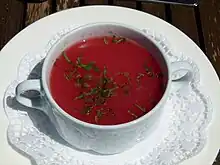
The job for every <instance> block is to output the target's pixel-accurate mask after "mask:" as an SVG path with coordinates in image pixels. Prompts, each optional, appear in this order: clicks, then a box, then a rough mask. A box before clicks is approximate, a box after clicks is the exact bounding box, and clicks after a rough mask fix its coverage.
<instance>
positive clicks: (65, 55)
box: [63, 51, 73, 64]
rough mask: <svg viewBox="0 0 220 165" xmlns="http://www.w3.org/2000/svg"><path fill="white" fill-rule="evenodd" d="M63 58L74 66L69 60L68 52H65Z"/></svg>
mask: <svg viewBox="0 0 220 165" xmlns="http://www.w3.org/2000/svg"><path fill="white" fill-rule="evenodd" d="M63 57H64V58H65V60H66V61H67V62H68V63H69V64H72V63H73V62H72V61H71V60H70V59H69V57H68V56H67V54H66V52H65V51H64V52H63Z"/></svg>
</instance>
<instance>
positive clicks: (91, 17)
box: [0, 6, 220, 165]
mask: <svg viewBox="0 0 220 165" xmlns="http://www.w3.org/2000/svg"><path fill="white" fill-rule="evenodd" d="M119 16H120V17H119ZM98 21H99V22H103V21H112V22H119V23H124V24H130V25H133V26H136V27H137V28H140V29H144V28H146V27H147V28H150V29H155V31H158V32H160V33H162V34H164V35H165V36H166V37H167V38H168V39H169V41H170V44H171V45H172V47H174V49H176V50H178V51H181V52H183V53H184V54H186V55H189V56H190V58H192V59H193V60H194V61H195V62H196V64H197V65H198V67H199V68H200V73H201V84H202V86H203V87H205V89H206V90H205V91H206V92H207V93H208V94H209V96H210V98H211V101H212V104H213V109H214V116H213V119H212V121H211V124H210V127H209V130H208V141H207V145H206V146H205V148H204V149H203V151H202V152H201V153H200V154H199V155H197V156H195V157H193V158H192V159H190V160H187V161H185V162H183V164H185V165H209V164H210V165H211V164H212V162H213V161H214V159H215V156H216V155H217V152H218V148H219V145H220V144H219V143H220V142H219V141H218V139H219V138H220V129H218V126H219V125H220V120H218V119H219V117H220V112H219V111H216V110H217V109H218V107H219V106H220V102H219V101H218V98H219V96H220V88H219V87H220V84H219V80H218V77H217V75H216V73H215V71H214V69H213V67H212V65H211V64H210V62H209V61H208V59H207V58H206V56H205V55H204V54H203V53H202V51H201V50H200V49H199V48H198V47H197V46H196V44H195V43H193V42H192V41H191V40H190V39H189V38H188V37H187V36H186V35H184V34H183V33H182V32H180V31H179V30H177V29H176V28H174V27H173V26H172V25H170V24H168V23H166V22H164V21H162V20H160V19H158V18H156V17H154V16H152V15H149V14H146V13H143V12H139V11H135V10H132V9H127V8H121V7H110V6H89V7H80V8H74V9H71V10H65V11H63V12H59V13H56V14H53V15H51V16H49V17H46V18H44V19H42V20H40V21H37V22H36V23H34V24H32V25H31V26H29V27H27V28H26V29H24V30H23V31H22V32H20V33H19V34H18V35H17V36H16V37H14V38H13V39H12V40H11V41H10V42H9V43H8V44H7V45H6V46H5V47H4V48H3V49H2V51H1V52H0V74H1V80H0V98H1V100H2V99H3V95H4V91H5V89H6V87H7V86H8V84H10V82H11V81H12V80H14V79H15V78H16V74H17V72H16V71H17V67H18V64H19V62H20V60H21V58H22V57H23V56H24V54H25V53H27V52H34V51H38V50H41V49H43V47H44V46H45V45H46V43H47V42H48V40H49V39H50V38H51V36H52V35H53V34H55V32H57V31H59V30H61V29H63V28H65V27H67V26H69V25H72V24H75V25H76V26H78V25H82V24H86V23H90V22H98ZM0 107H1V111H0V121H1V122H2V123H1V124H0V132H1V136H0V146H1V151H3V153H1V154H0V155H1V156H0V158H1V159H0V161H1V164H4V165H29V164H30V162H29V160H28V159H26V158H24V157H23V156H22V155H20V154H18V153H17V152H16V151H14V150H13V149H12V148H11V147H10V146H9V145H8V143H7V138H6V137H7V136H6V131H7V127H8V120H7V118H6V116H5V114H4V111H3V108H2V107H3V105H2V102H1V103H0ZM12 157H13V159H12Z"/></svg>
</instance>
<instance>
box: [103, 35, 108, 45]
mask: <svg viewBox="0 0 220 165" xmlns="http://www.w3.org/2000/svg"><path fill="white" fill-rule="evenodd" d="M103 40H104V43H105V44H106V45H108V40H107V37H104V39H103Z"/></svg>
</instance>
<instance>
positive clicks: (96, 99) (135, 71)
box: [50, 36, 167, 125]
mask: <svg viewBox="0 0 220 165" xmlns="http://www.w3.org/2000/svg"><path fill="white" fill-rule="evenodd" d="M165 79H166V77H164V76H163V74H162V71H161V68H160V66H159V64H158V63H157V61H156V60H155V59H154V58H153V56H152V55H151V54H150V53H149V52H148V51H147V50H146V49H145V48H143V47H142V46H140V45H138V44H137V43H136V42H134V41H131V40H128V39H126V38H122V37H115V36H112V37H104V36H103V37H96V38H90V39H88V40H86V41H85V42H83V41H82V42H78V43H76V44H74V45H72V46H70V47H68V48H67V49H66V50H65V51H64V52H63V53H62V54H61V55H60V56H59V57H58V58H57V60H56V61H55V63H54V65H53V68H52V71H51V76H50V90H51V93H52V96H53V98H54V100H55V101H56V103H57V104H58V105H59V106H60V107H61V108H62V109H63V110H64V111H66V112H67V113H68V114H70V115H71V116H73V117H75V118H77V119H79V120H81V121H85V122H87V123H92V124H98V125H116V124H122V123H127V122H130V121H132V120H135V119H137V118H140V117H141V116H143V115H145V114H146V113H148V112H149V111H151V110H152V108H154V106H155V105H156V104H157V103H158V102H159V101H160V99H161V97H162V95H163V93H164V91H165V87H166V82H167V81H166V80H165Z"/></svg>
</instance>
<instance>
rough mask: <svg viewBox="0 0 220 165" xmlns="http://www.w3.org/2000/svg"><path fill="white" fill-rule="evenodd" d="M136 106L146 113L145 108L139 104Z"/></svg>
mask: <svg viewBox="0 0 220 165" xmlns="http://www.w3.org/2000/svg"><path fill="white" fill-rule="evenodd" d="M134 106H135V107H137V108H138V109H140V110H141V111H142V112H146V109H145V108H144V107H141V106H140V105H139V104H137V103H135V104H134Z"/></svg>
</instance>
